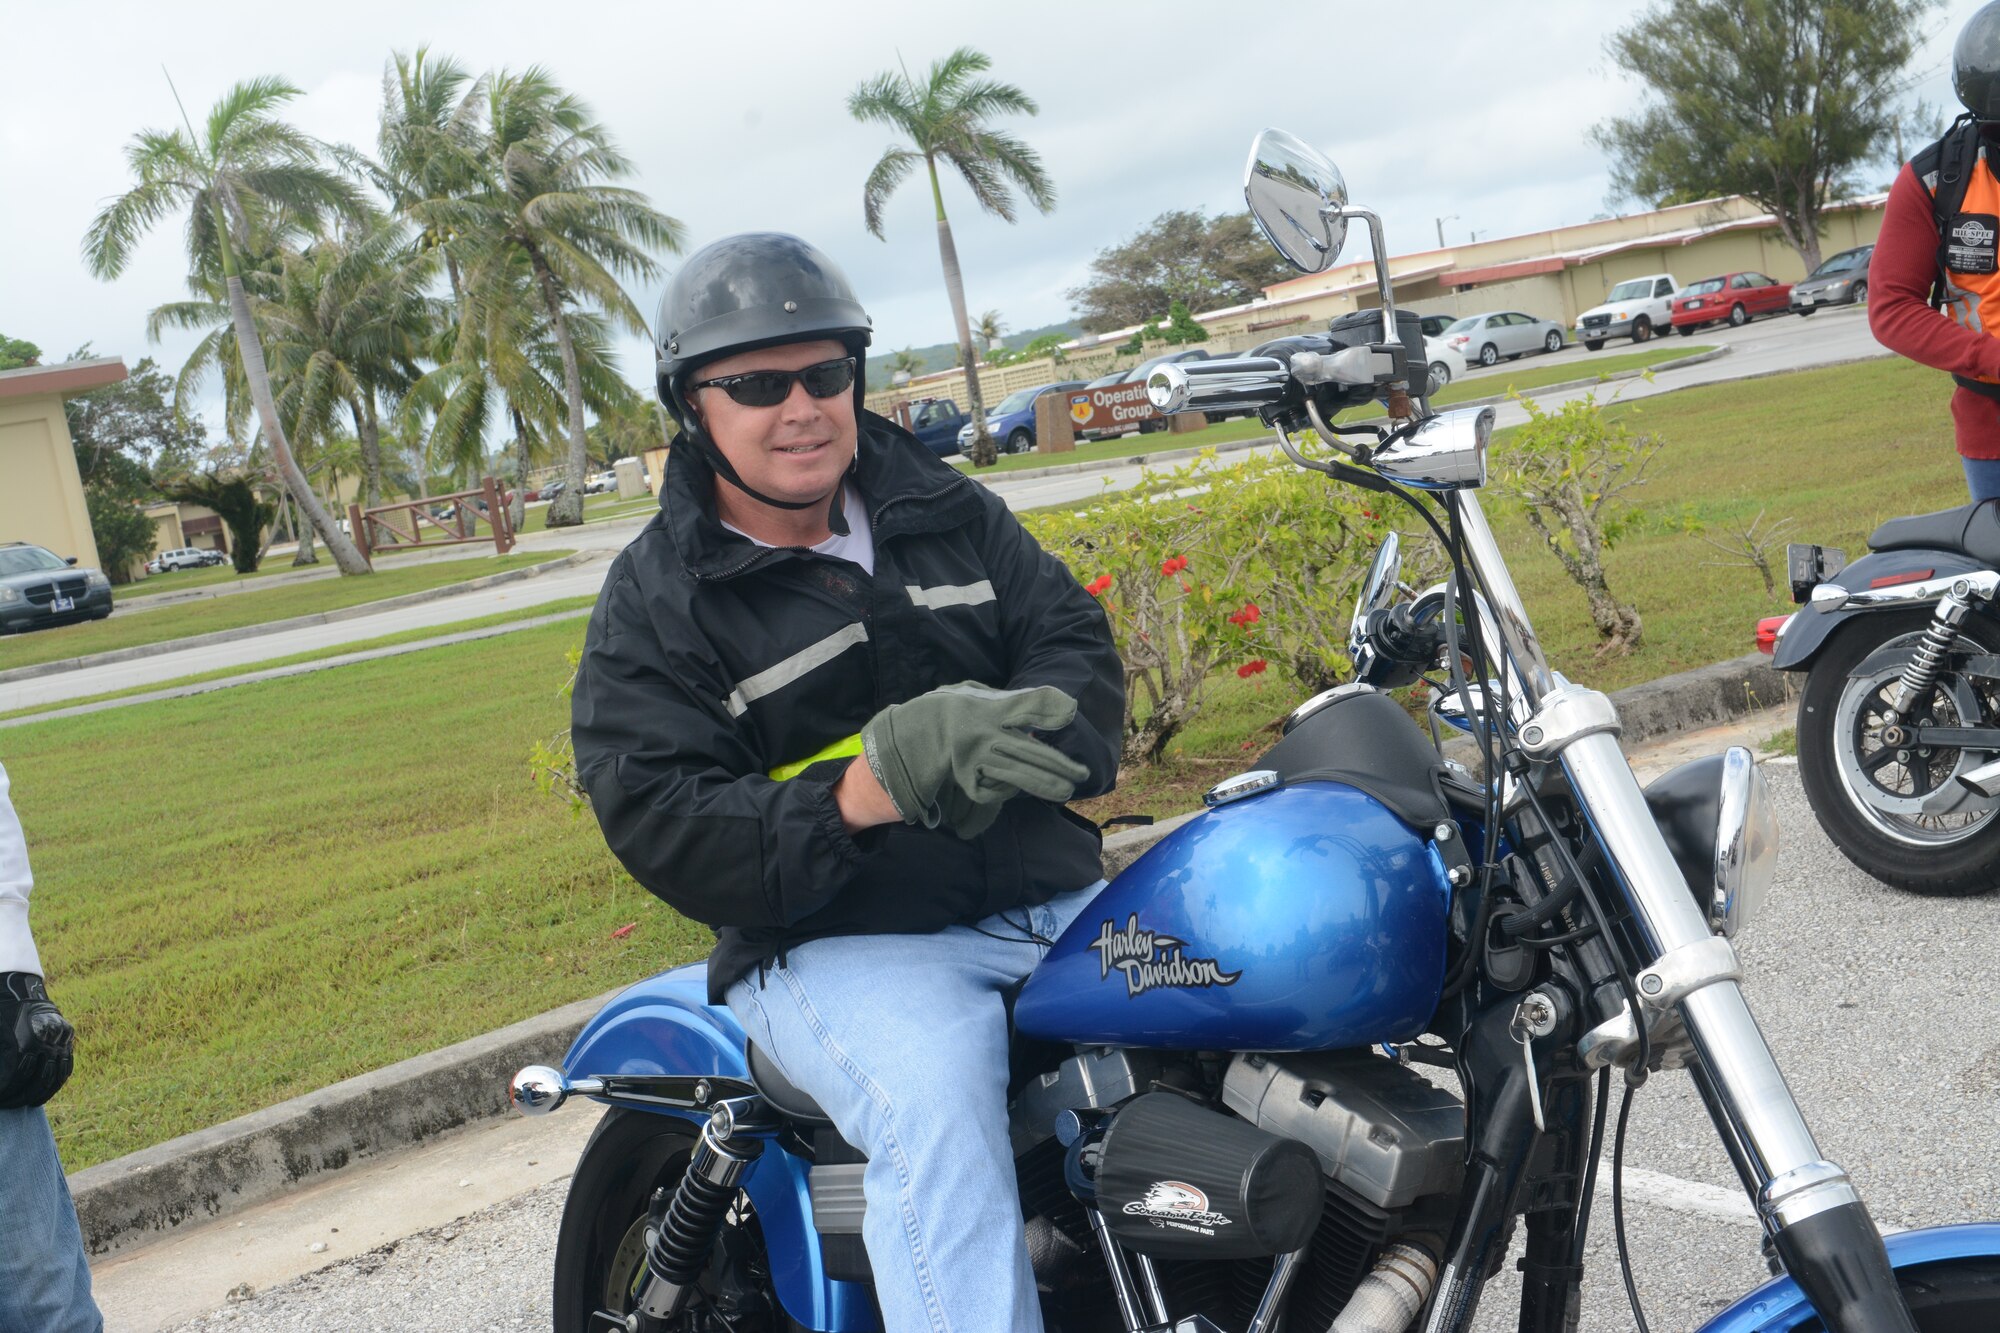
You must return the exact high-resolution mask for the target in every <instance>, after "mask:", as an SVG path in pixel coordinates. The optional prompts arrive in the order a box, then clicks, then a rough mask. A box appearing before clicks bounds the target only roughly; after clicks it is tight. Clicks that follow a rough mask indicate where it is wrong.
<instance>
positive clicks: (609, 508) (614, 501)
mask: <svg viewBox="0 0 2000 1333" xmlns="http://www.w3.org/2000/svg"><path fill="white" fill-rule="evenodd" d="M659 507H660V502H659V501H658V500H655V499H654V498H653V497H652V496H650V495H642V496H640V497H639V498H638V499H636V500H621V499H619V498H618V497H617V496H616V495H611V494H605V495H586V496H584V497H583V521H584V522H586V523H599V522H611V521H615V520H617V519H621V518H631V517H633V516H635V515H639V514H651V513H652V512H653V511H654V510H655V509H658V508H659ZM548 527H549V507H548V506H547V505H531V506H529V507H528V509H527V511H526V513H525V514H523V515H522V518H521V531H522V532H546V531H548Z"/></svg>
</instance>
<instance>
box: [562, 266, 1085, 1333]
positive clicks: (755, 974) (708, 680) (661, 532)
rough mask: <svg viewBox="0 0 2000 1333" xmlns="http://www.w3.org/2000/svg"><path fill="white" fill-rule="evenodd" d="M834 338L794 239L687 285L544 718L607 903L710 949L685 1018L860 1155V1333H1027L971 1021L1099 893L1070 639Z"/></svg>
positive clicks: (988, 1062)
mask: <svg viewBox="0 0 2000 1333" xmlns="http://www.w3.org/2000/svg"><path fill="white" fill-rule="evenodd" d="M869 330H870V322H869V319H868V316H867V314H866V313H865V312H864V311H863V310H862V308H861V305H860V304H859V302H858V301H856V300H855V298H854V295H853V293H852V291H851V289H850V288H849V287H848V284H847V281H846V279H845V278H844V277H843V276H842V275H841V273H840V271H839V270H838V269H837V268H835V267H834V265H833V264H832V263H831V262H830V261H829V260H828V259H827V258H826V256H825V255H823V254H821V253H820V252H819V251H818V250H816V249H814V248H813V247H812V246H810V245H808V244H806V243H805V242H803V241H801V240H799V239H797V238H796V237H791V236H784V235H779V234H775V233H750V234H745V235H740V236H734V237H730V238H727V239H725V240H721V241H718V242H716V243H714V244H713V245H710V246H708V247H706V248H705V249H703V250H701V251H700V252H699V253H697V254H695V255H694V256H693V257H692V258H690V259H689V260H688V261H687V263H686V265H685V266H684V267H683V268H682V269H681V271H680V272H679V273H678V274H677V275H676V277H675V279H674V281H673V283H672V285H671V286H670V287H669V289H668V291H667V293H666V296H665V298H664V299H663V301H662V303H661V306H660V314H659V319H658V322H657V325H656V328H655V331H654V332H655V338H656V344H657V347H656V350H657V352H658V360H659V367H658V371H659V373H658V384H659V394H660V399H661V401H662V402H663V403H665V404H666V406H667V408H668V410H669V411H670V412H671V413H672V414H673V416H674V419H675V420H676V421H677V422H678V423H679V425H680V428H681V434H680V435H679V436H678V437H677V438H676V440H675V441H674V445H673V448H672V451H671V453H670V454H669V458H668V463H667V467H666V475H665V478H664V481H663V483H662V485H661V489H660V512H659V514H658V515H657V516H655V518H654V519H653V521H652V522H651V523H650V524H648V525H647V527H646V528H645V530H644V531H642V532H641V533H640V534H639V536H638V537H637V538H636V539H635V540H634V541H633V542H632V544H631V545H630V546H628V547H627V548H626V549H625V551H624V552H623V553H622V554H621V555H620V556H619V557H618V559H617V560H616V562H615V563H614V564H613V566H612V568H611V571H610V573H609V575H608V576H607V578H606V580H605V585H604V591H603V592H602V593H601V594H600V596H599V598H598V602H597V607H596V610H595V611H594V612H593V613H592V615H591V619H590V628H589V632H588V636H587V638H586V640H585V644H584V653H583V660H582V664H581V666H580V668H579V670H578V673H577V679H576V688H575V693H574V705H573V726H574V729H573V739H574V743H575V750H576V757H577V768H578V772H579V775H580V777H581V779H582V781H583V783H584V785H585V787H586V788H587V790H588V791H589V794H590V801H591V806H592V808H593V810H594V811H595V813H596V815H597V818H598V821H599V824H600V825H601V826H602V828H603V830H604V835H605V839H606V841H607V842H609V844H610V846H611V848H612V850H613V851H614V852H615V853H616V854H617V855H618V857H619V859H620V860H621V861H622V862H623V863H624V864H625V866H626V868H627V869H628V870H630V871H631V873H632V875H633V877H634V878H635V879H637V880H638V881H639V882H640V883H641V884H643V885H645V886H646V887H647V888H648V889H650V890H651V891H652V892H654V893H655V894H657V895H659V896H660V897H661V898H663V899H665V900H666V901H667V902H668V903H669V904H671V905H672V906H674V907H675V908H677V909H678V910H680V911H682V912H684V913H685V914H687V915H688V916H691V917H693V918H695V919H696V920H699V921H702V922H704V923H706V924H708V925H710V926H712V927H714V928H715V930H716V932H717V943H716V947H715V950H714V952H713V954H711V956H710V958H709V961H708V986H709V998H710V1000H711V1002H726V1003H727V1004H728V1005H729V1007H730V1009H731V1010H732V1011H733V1012H734V1013H735V1014H736V1016H737V1017H738V1019H739V1020H741V1022H742V1024H743V1027H744V1029H745V1031H746V1032H747V1033H748V1035H749V1037H750V1040H751V1041H752V1042H754V1043H755V1044H757V1045H758V1046H759V1047H761V1048H762V1050H763V1051H764V1053H765V1054H766V1055H767V1056H769V1057H770V1058H771V1060H772V1061H773V1062H774V1063H775V1064H776V1065H777V1066H778V1067H779V1069H780V1070H781V1071H782V1072H783V1074H784V1076H785V1077H786V1078H787V1079H789V1080H790V1081H791V1082H792V1083H793V1084H795V1085H796V1086H797V1087H798V1088H799V1089H801V1090H802V1091H804V1092H806V1093H807V1094H809V1095H810V1096H812V1097H813V1098H814V1099H815V1100H816V1101H817V1102H818V1103H819V1105H820V1107H821V1108H822V1109H823V1110H824V1111H825V1112H826V1114H827V1115H828V1116H829V1117H830V1118H831V1119H832V1120H833V1122H834V1124H835V1126H836V1127H837V1128H838V1129H839V1130H840V1132H841V1134H842V1136H843V1137H845V1138H846V1139H847V1140H848V1141H849V1142H850V1143H852V1144H853V1145H855V1146H856V1147H857V1148H859V1149H861V1150H862V1151H863V1152H865V1153H866V1154H867V1156H868V1168H867V1171H866V1175H865V1179H864V1193H865V1195H866V1201H867V1216H866V1221H865V1224H864V1237H863V1238H864V1241H865V1244H866V1247H867V1252H868V1258H869V1263H870V1266H871V1268H872V1270H873V1275H874V1279H875V1289H876V1294H877V1298H878V1300H879V1302H880V1305H881V1308H882V1314H883V1318H884V1321H885V1324H886V1326H887V1327H888V1328H889V1329H891V1330H910V1329H939V1330H942V1329H947V1328H960V1329H964V1328H1007V1329H1025V1330H1033V1329H1038V1328H1040V1326H1041V1318H1040V1313H1039V1310H1038V1307H1037V1303H1036V1297H1035V1281H1034V1276H1033V1274H1032V1272H1031V1271H1030V1269H1029V1264H1028V1254H1027V1248H1026V1244H1025V1242H1024V1239H1023V1236H1022V1229H1021V1220H1020V1211H1019V1208H1018V1205H1017V1203H1016V1188H1015V1182H1014V1171H1013V1158H1012V1153H1011V1151H1010V1148H1009V1142H1008V1133H1007V1111H1006V1089H1007V1037H1008V1015H1007V1008H1006V1003H1005V997H1006V995H1007V993H1008V992H1009V990H1010V989H1011V987H1012V986H1013V985H1014V984H1015V983H1016V982H1017V981H1019V980H1020V979H1021V978H1022V977H1023V976H1025V975H1026V974H1027V972H1028V971H1029V970H1030V969H1031V968H1032V967H1033V966H1034V965H1035V963H1036V962H1037V961H1039V959H1040V958H1041V956H1042V954H1043V953H1044V952H1045V951H1046V949H1047V947H1048V944H1049V942H1050V941H1052V940H1053V939H1054V938H1055V936H1056V935H1057V934H1058V933H1060V931H1061V930H1062V929H1063V928H1064V927H1065V926H1067V925H1068V924H1069V922H1070V921H1071V919H1072V918H1074V917H1075V916H1076V915H1077V914H1078V913H1079V912H1080V911H1081V910H1082V909H1083V908H1084V906H1085V905H1086V904H1087V903H1088V901H1089V899H1090V898H1091V896H1092V895H1093V894H1094V893H1095V891H1096V890H1097V889H1098V888H1099V887H1101V884H1102V881H1101V880H1100V878H1099V837H1098V834H1097V831H1096V829H1095V828H1094V827H1093V826H1092V825H1091V824H1090V823H1089V821H1087V820H1084V819H1082V818H1080V817H1078V816H1077V815H1075V814H1073V813H1071V812H1070V811H1068V810H1067V809H1065V808H1064V807H1063V805H1062V804H1061V803H1062V802H1063V801H1066V800H1068V799H1069V798H1070V797H1072V796H1074V795H1078V794H1082V795H1094V794H1097V793H1101V792H1104V791H1108V790H1109V789H1110V788H1111V785H1112V783H1113V781H1114V780H1115V777H1116V772H1117V756H1118V745H1119V731H1120V726H1121V723H1122V719H1123V704H1124V700H1123V684H1122V681H1123V676H1122V672H1121V669H1120V665H1119V660H1118V656H1117V652H1116V650H1115V649H1114V647H1113V645H1112V642H1111V636H1110V630H1109V627H1108V625H1107V623H1106V621H1105V617H1104V613H1103V611H1102V610H1101V609H1100V608H1099V607H1098V605H1097V603H1096V602H1095V601H1094V600H1093V599H1092V598H1091V596H1090V595H1089V594H1088V593H1086V592H1085V591H1084V589H1083V588H1082V587H1081V586H1080V585H1079V584H1078V582H1077V580H1076V579H1075V578H1074V577H1073V576H1072V575H1071V574H1070V572H1069V571H1068V570H1067V569H1066V568H1065V567H1064V566H1063V564H1062V563H1061V562H1060V561H1058V560H1056V559H1055V558H1054V557H1052V556H1050V555H1049V554H1048V553H1047V552H1045V551H1043V550H1042V549H1041V548H1040V547H1039V546H1037V545H1036V543H1035V541H1034V539H1033V538H1031V537H1029V536H1028V534H1027V532H1026V531H1025V530H1023V528H1022V527H1021V525H1020V523H1019V522H1018V521H1017V520H1016V519H1015V518H1014V516H1013V515H1012V514H1011V513H1010V512H1009V511H1008V509H1007V507H1006V505H1005V504H1004V503H1003V502H1002V501H1001V500H1000V499H999V498H998V497H997V496H996V495H994V494H993V492H992V491H990V490H988V489H987V488H986V487H984V486H982V485H980V484H978V483H976V482H974V481H972V480H971V479H970V478H968V477H966V476H965V475H964V474H962V473H960V472H959V471H958V470H957V469H955V468H952V467H950V466H948V465H946V464H944V463H942V462H940V461H939V460H938V459H937V458H935V457H934V456H933V455H932V454H931V453H930V451H929V450H927V449H926V448H924V447H923V446H922V445H921V444H919V443H918V442H917V440H916V439H915V438H914V437H913V436H911V435H909V434H908V433H906V432H905V431H903V430H901V429H899V428H898V427H896V426H895V425H894V424H893V423H891V422H889V421H887V420H884V419H883V418H881V417H879V416H876V415H875V414H873V413H871V412H867V411H865V410H863V407H862V400H863V394H864V384H863V379H862V375H861V368H862V366H863V365H864V364H865V355H866V349H867V346H868V343H869Z"/></svg>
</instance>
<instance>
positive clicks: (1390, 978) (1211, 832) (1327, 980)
mask: <svg viewBox="0 0 2000 1333" xmlns="http://www.w3.org/2000/svg"><path fill="white" fill-rule="evenodd" d="M1450 896H1451V890H1450V884H1449V881H1448V880H1447V879H1446V877H1445V866H1444V862H1443V861H1442V860H1441V859H1440V858H1439V856H1438V854H1437V852H1436V850H1435V849H1434V848H1433V847H1432V846H1431V845H1430V843H1429V841H1428V839H1427V838H1426V837H1424V836H1419V835H1418V834H1417V833H1415V832H1413V831H1412V830H1411V828H1410V826H1409V825H1407V824H1405V823H1404V822H1403V821H1402V820H1400V819H1398V818H1397V817H1396V816H1395V815H1394V814H1392V813H1391V812H1390V811H1389V810H1388V809H1387V808H1386V807H1385V806H1383V805H1382V804H1381V803H1380V802H1379V801H1377V800H1376V799H1375V798H1374V797H1372V796H1370V795H1368V794H1367V793H1365V792H1362V791H1360V790H1358V789H1356V788H1354V787H1351V786H1348V785H1346V784H1345V783H1341V782H1333V781H1308V782H1299V783H1295V784H1293V785H1288V786H1283V787H1276V788H1273V789H1272V790H1270V791H1267V792H1262V793H1260V794H1258V795H1255V796H1251V797H1246V798H1244V799H1242V800H1238V801H1234V802H1232V803H1230V804H1228V805H1224V806H1221V807H1219V808H1216V809H1213V810H1208V811H1205V812H1203V813H1202V814H1200V815H1197V816H1196V817H1195V818H1194V819H1192V820H1190V821H1188V822H1187V823H1186V824H1184V825H1182V826H1181V827H1180V828H1178V829H1176V830H1174V831H1173V832H1172V833H1170V834H1168V835H1167V836H1166V837H1165V838H1163V839H1161V840H1160V841H1159V842H1158V843H1156V844H1154V846H1153V847H1152V849H1151V850H1149V851H1148V852H1147V853H1146V854H1145V855H1144V856H1142V857H1140V858H1139V860H1137V861H1136V862H1134V863H1133V864H1132V865H1131V866H1130V867H1129V868H1127V869H1126V870H1125V872H1124V873H1123V874H1121V875H1119V876H1118V878H1117V879H1115V880H1113V881H1112V882H1111V884H1110V885H1109V886H1108V887H1106V888H1105V890H1104V891H1103V893H1101V894H1100V895H1099V896H1098V898H1097V901H1096V902H1095V903H1093V904H1092V906H1091V908H1090V910H1089V911H1087V912H1086V913H1084V915H1082V916H1080V917H1078V918H1077V919H1076V921H1075V923H1074V924H1073V925H1071V926H1070V928H1069V929H1068V930H1067V931H1065V932H1064V933H1063V936H1062V938H1061V939H1060V940H1058V941H1057V942H1056V946H1055V948H1054V949H1052V950H1050V952H1049V956H1048V957H1047V958H1046V959H1044V960H1043V961H1042V964H1041V965H1040V966H1039V967H1037V968H1036V969H1035V971H1034V974H1033V975H1032V976H1030V977H1029V978H1028V982H1027V985H1026V986H1025V987H1024V988H1023V989H1022V992H1021V996H1020V999H1019V1002H1018V1003H1017V1005H1016V1007H1015V1010H1014V1018H1015V1023H1016V1025H1017V1026H1018V1027H1019V1028H1020V1030H1021V1031H1023V1032H1025V1033H1028V1034H1030V1035H1032V1036H1036V1037H1042V1038H1045V1039H1048V1040H1051V1041H1061V1042H1070V1043H1075V1044H1079V1045H1106V1046H1150V1047H1160V1048H1166V1049H1173V1050H1221V1051H1304V1050H1325V1049H1328V1048H1332V1047H1341V1046H1363V1045H1369V1044H1372V1043H1374V1042H1378V1041H1400V1040H1406V1039H1408V1038H1410V1037H1414V1036H1415V1035H1416V1034H1417V1033H1418V1032H1420V1031H1422V1030H1423V1028H1424V1025H1425V1024H1426V1023H1427V1022H1428V1021H1429V1019H1430V1017H1431V1015H1432V1013H1433V1012H1434V1011H1435V1010H1436V1008H1437V1002H1438V992H1439V990H1440V989H1441V988H1442V986H1443V984H1444V961H1445V942H1446V935H1447V925H1446V919H1445V918H1446V911H1447V908H1448V906H1449V903H1450Z"/></svg>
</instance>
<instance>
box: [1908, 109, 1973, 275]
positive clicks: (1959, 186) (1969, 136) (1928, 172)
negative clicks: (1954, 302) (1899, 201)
mask: <svg viewBox="0 0 2000 1333" xmlns="http://www.w3.org/2000/svg"><path fill="white" fill-rule="evenodd" d="M1979 147H1980V134H1979V121H1978V120H1977V119H1976V118H1975V117H1974V116H1973V115H1972V114H1971V113H1970V112H1968V113H1966V114H1965V115H1962V116H1960V117H1959V118H1958V119H1957V120H1954V121H1953V122H1952V123H1951V128H1950V129H1948V130H1946V131H1945V132H1944V135H1943V137H1942V138H1940V139H1938V140H1937V141H1936V142H1935V143H1932V144H1929V145H1927V146H1926V147H1925V148H1923V149H1922V150H1921V151H1919V152H1918V153H1917V155H1916V156H1915V157H1913V158H1911V159H1910V170H1911V171H1912V172H1914V173H1915V174H1916V177H1917V184H1918V185H1920V186H1922V187H1923V190H1924V193H1925V194H1926V195H1927V196H1929V198H1930V201H1931V229H1932V230H1933V231H1935V232H1936V233H1937V260H1936V263H1935V265H1934V268H1935V272H1934V273H1933V274H1932V276H1931V291H1930V297H1929V301H1930V307H1931V309H1933V310H1942V309H1944V294H1945V282H1946V278H1945V244H1946V242H1945V231H1946V229H1947V228H1948V227H1950V226H1951V219H1952V217H1953V215H1954V214H1956V213H1957V212H1958V208H1959V205H1960V204H1962V203H1964V202H1965V191H1966V187H1967V185H1968V184H1969V183H1970V182H1971V180H1972V172H1973V169H1974V168H1975V167H1976V166H1977V165H1978V163H1979Z"/></svg>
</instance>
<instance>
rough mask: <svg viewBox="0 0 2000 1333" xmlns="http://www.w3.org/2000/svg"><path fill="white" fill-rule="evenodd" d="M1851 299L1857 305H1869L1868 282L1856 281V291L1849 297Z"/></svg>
mask: <svg viewBox="0 0 2000 1333" xmlns="http://www.w3.org/2000/svg"><path fill="white" fill-rule="evenodd" d="M1849 300H1850V301H1851V302H1852V303H1853V304H1855V305H1867V304H1868V284H1867V283H1866V282H1857V283H1855V284H1854V293H1853V295H1852V296H1851V297H1850V298H1849Z"/></svg>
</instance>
